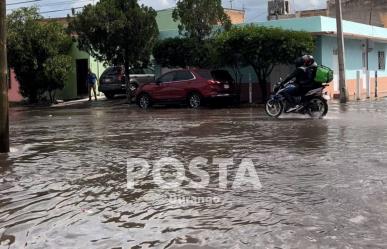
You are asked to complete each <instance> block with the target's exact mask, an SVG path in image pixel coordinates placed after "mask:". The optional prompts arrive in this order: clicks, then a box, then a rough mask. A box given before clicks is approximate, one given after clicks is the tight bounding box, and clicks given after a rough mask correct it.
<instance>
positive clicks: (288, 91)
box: [283, 84, 299, 105]
mask: <svg viewBox="0 0 387 249" xmlns="http://www.w3.org/2000/svg"><path fill="white" fill-rule="evenodd" d="M298 92H299V87H297V86H296V85H293V84H289V85H287V86H286V87H285V89H284V91H283V93H284V96H285V98H286V100H287V101H288V102H289V104H291V105H295V104H296V101H295V99H294V97H295V96H297V95H298Z"/></svg>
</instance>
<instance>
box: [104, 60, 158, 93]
mask: <svg viewBox="0 0 387 249" xmlns="http://www.w3.org/2000/svg"><path fill="white" fill-rule="evenodd" d="M129 73H130V85H129V87H130V92H132V93H134V92H135V91H136V89H137V88H138V87H139V86H140V84H143V83H149V82H152V81H154V79H155V74H154V70H153V69H151V68H140V69H132V70H130V72H129ZM99 91H100V92H103V93H104V94H105V96H106V98H108V99H112V98H114V96H115V95H116V94H127V92H129V91H127V87H126V84H125V70H124V68H123V67H121V66H113V67H109V68H107V69H106V70H105V71H104V72H103V74H102V75H101V78H100V79H99Z"/></svg>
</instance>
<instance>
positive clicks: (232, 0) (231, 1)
mask: <svg viewBox="0 0 387 249" xmlns="http://www.w3.org/2000/svg"><path fill="white" fill-rule="evenodd" d="M233 2H234V0H230V9H232V3H233Z"/></svg>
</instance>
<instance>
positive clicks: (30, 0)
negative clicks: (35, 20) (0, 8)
mask: <svg viewBox="0 0 387 249" xmlns="http://www.w3.org/2000/svg"><path fill="white" fill-rule="evenodd" d="M41 1H43V0H29V1H23V2H16V3H7V6H10V5H17V4H25V3H34V2H41Z"/></svg>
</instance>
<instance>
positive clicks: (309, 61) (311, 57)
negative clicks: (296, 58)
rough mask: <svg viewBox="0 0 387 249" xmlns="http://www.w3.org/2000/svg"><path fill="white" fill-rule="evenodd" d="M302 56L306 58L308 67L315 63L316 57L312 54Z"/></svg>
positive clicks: (305, 63) (305, 62) (305, 61)
mask: <svg viewBox="0 0 387 249" xmlns="http://www.w3.org/2000/svg"><path fill="white" fill-rule="evenodd" d="M302 58H303V59H304V65H305V66H307V67H309V66H311V65H313V64H314V62H315V60H314V57H313V56H312V55H304V56H302Z"/></svg>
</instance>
